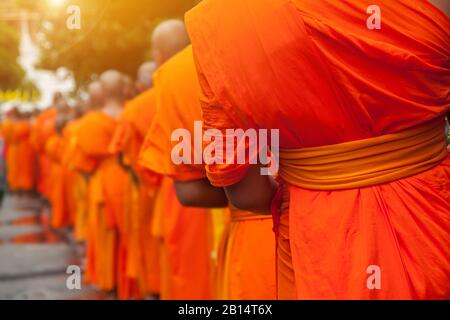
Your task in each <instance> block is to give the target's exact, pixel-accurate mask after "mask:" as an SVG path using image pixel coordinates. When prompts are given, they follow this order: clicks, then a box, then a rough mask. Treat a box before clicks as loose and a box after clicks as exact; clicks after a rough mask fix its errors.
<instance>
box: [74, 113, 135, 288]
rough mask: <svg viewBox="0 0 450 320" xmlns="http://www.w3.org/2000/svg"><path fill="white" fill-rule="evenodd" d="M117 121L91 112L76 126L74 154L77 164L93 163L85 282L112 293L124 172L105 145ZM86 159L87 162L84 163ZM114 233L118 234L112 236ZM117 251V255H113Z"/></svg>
mask: <svg viewBox="0 0 450 320" xmlns="http://www.w3.org/2000/svg"><path fill="white" fill-rule="evenodd" d="M116 126H117V121H116V120H115V119H113V118H111V117H109V116H108V115H106V114H104V113H102V112H100V111H93V112H90V113H88V114H86V115H85V116H84V117H83V118H81V119H80V120H79V121H78V123H77V128H76V130H75V139H76V141H75V143H76V147H75V151H74V152H75V153H78V156H77V157H78V158H79V159H83V161H81V163H90V162H91V163H95V164H96V166H95V167H91V168H85V169H90V170H93V172H91V173H92V175H91V177H90V179H89V186H88V199H89V203H88V219H89V222H88V231H87V243H88V253H87V255H88V256H87V257H88V261H87V275H86V276H87V278H88V279H87V281H88V282H91V283H95V284H97V285H98V286H99V287H100V288H102V289H105V290H112V289H113V288H115V286H116V284H117V282H116V281H117V280H121V279H122V277H121V276H119V275H118V272H119V267H118V266H119V265H120V263H121V262H122V261H121V260H120V257H121V255H122V253H123V251H122V249H123V247H122V242H121V240H122V238H119V239H117V235H120V236H123V234H124V230H125V226H124V212H123V210H124V201H125V199H124V196H125V190H124V186H125V184H126V179H127V176H126V173H125V172H124V171H123V170H122V168H121V167H120V165H119V163H118V161H117V159H116V157H115V156H114V155H113V154H112V153H110V151H109V144H110V141H111V139H112V137H113V134H114V132H115V129H116ZM87 159H89V160H90V161H86V160H87ZM117 231H118V234H116V233H117ZM116 250H117V255H116Z"/></svg>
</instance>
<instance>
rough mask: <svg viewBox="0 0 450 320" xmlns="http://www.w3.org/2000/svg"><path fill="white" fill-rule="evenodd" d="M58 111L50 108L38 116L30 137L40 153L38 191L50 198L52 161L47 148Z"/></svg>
mask: <svg viewBox="0 0 450 320" xmlns="http://www.w3.org/2000/svg"><path fill="white" fill-rule="evenodd" d="M56 115H57V109H56V108H55V107H50V108H48V109H47V110H45V111H43V112H42V113H40V114H39V116H37V118H36V120H35V122H34V124H33V125H32V132H31V135H30V142H31V144H32V146H33V147H34V149H35V151H36V152H37V153H38V163H39V165H38V171H39V174H38V177H39V178H38V182H37V183H38V191H39V193H40V194H42V195H44V196H45V197H47V198H49V195H50V192H51V191H50V190H51V184H52V182H51V179H50V176H51V174H50V172H51V161H50V160H49V159H48V157H47V156H46V154H45V146H46V143H47V140H48V139H49V138H50V137H51V136H52V135H53V134H54V132H55V120H56Z"/></svg>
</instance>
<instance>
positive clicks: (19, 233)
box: [0, 195, 107, 300]
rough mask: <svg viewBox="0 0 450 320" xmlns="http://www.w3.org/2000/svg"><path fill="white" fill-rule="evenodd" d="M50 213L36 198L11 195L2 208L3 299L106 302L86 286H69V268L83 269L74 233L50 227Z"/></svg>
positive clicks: (0, 282) (0, 266)
mask: <svg viewBox="0 0 450 320" xmlns="http://www.w3.org/2000/svg"><path fill="white" fill-rule="evenodd" d="M45 221H48V213H47V210H45V209H44V207H43V204H42V203H41V202H40V201H39V200H38V199H36V198H31V197H24V196H22V197H19V196H16V195H7V196H6V197H5V199H4V201H3V203H2V206H1V208H0V299H38V300H43V299H45V300H47V299H103V298H107V297H106V296H105V295H104V294H102V293H100V292H98V291H97V290H95V289H94V288H91V287H88V286H86V285H84V284H82V289H81V290H69V289H68V288H67V285H66V280H67V278H68V276H69V275H68V274H66V270H67V267H68V266H69V265H77V266H81V265H82V263H81V259H80V255H79V254H77V253H78V252H79V246H77V245H75V244H74V243H72V242H71V241H70V236H69V235H70V233H69V232H68V231H67V232H58V233H55V232H53V231H52V230H50V229H49V228H48V227H46V226H45V225H46V223H45Z"/></svg>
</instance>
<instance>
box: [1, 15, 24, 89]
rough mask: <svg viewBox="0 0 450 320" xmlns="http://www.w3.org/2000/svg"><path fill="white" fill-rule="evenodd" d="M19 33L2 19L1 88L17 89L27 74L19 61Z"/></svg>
mask: <svg viewBox="0 0 450 320" xmlns="http://www.w3.org/2000/svg"><path fill="white" fill-rule="evenodd" d="M18 56H19V35H18V32H17V30H16V29H15V28H13V27H11V26H9V25H8V24H6V23H4V22H1V21H0V89H1V90H6V89H16V88H18V87H19V86H20V84H21V83H22V79H23V77H24V75H25V73H24V71H23V69H22V68H21V66H20V65H19V64H18V63H17V58H18Z"/></svg>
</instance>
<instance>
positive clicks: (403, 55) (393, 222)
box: [186, 0, 450, 299]
mask: <svg viewBox="0 0 450 320" xmlns="http://www.w3.org/2000/svg"><path fill="white" fill-rule="evenodd" d="M372 4H373V2H371V1H368V0H358V1H356V0H355V1H333V0H315V1H298V0H295V1H288V0H270V1H269V0H244V1H242V0H230V1H209V0H206V1H203V2H202V3H200V4H199V5H198V6H197V7H195V8H194V9H192V11H190V12H189V13H188V14H187V16H186V22H187V26H188V30H189V34H190V37H191V40H192V43H193V48H194V55H195V57H196V62H197V70H198V73H199V78H200V83H201V87H202V110H203V119H204V126H205V128H216V129H220V130H225V129H227V128H243V129H248V128H255V129H279V130H280V131H279V134H280V148H282V149H287V150H288V149H301V148H310V147H318V146H327V145H335V144H340V143H343V142H350V141H356V140H361V139H368V138H372V137H379V136H382V135H386V134H389V133H396V132H399V131H402V130H404V129H408V128H413V127H415V126H418V125H421V124H423V123H425V122H427V121H429V120H432V119H437V118H439V117H441V116H443V115H444V114H445V113H446V112H448V110H449V106H450V100H449V97H450V96H449V88H450V64H449V55H450V41H449V39H450V34H449V30H450V23H449V19H448V18H447V17H446V16H445V15H444V14H443V13H442V12H440V11H439V10H438V9H437V8H435V7H434V6H433V5H432V4H431V3H429V2H428V1H424V0H421V1H406V0H398V1H389V0H380V1H377V5H378V6H379V8H380V9H381V10H382V20H381V30H377V29H373V28H372V29H371V28H368V27H367V21H368V20H369V16H370V14H367V13H366V11H367V9H368V8H369V6H370V5H372ZM224 13H225V14H224ZM216 21H220V24H218V23H216ZM236 21H239V24H236ZM230 48H231V49H230ZM224 132H225V131H224ZM248 166H249V164H248V163H246V164H243V165H233V164H231V165H212V166H208V167H207V171H208V177H209V179H210V180H211V181H212V183H213V184H215V185H218V186H229V185H232V184H234V183H236V182H238V181H240V180H241V179H242V178H243V177H244V176H245V174H246V171H247V169H248ZM449 166H450V162H449V159H448V158H447V160H445V161H443V162H442V163H441V164H440V165H438V166H436V167H434V168H433V169H431V170H428V171H426V172H422V173H420V174H416V175H414V176H411V177H406V178H403V179H400V180H398V181H393V182H389V183H385V184H382V185H374V186H369V187H365V188H355V189H348V190H338V191H326V190H310V189H306V188H300V187H296V186H292V185H291V186H289V199H290V200H289V209H288V211H287V212H285V214H283V215H282V217H281V224H280V229H279V232H280V236H279V239H280V241H279V247H280V248H282V249H283V250H282V252H280V251H279V265H278V268H279V270H280V271H283V273H282V274H281V273H280V274H281V277H279V285H280V287H279V297H280V298H293V299H434V298H445V297H448V290H449V283H450V265H449V263H448V261H449V260H450V250H449V248H450V221H449V215H448V213H449V212H450V201H449V200H450V198H449V194H450V179H449V175H450V168H449ZM371 266H376V267H378V268H379V269H378V270H381V288H374V287H372V286H370V285H369V283H368V282H370V276H371V274H370V272H371V271H370V270H372V269H370V268H371ZM368 272H369V273H368Z"/></svg>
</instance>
